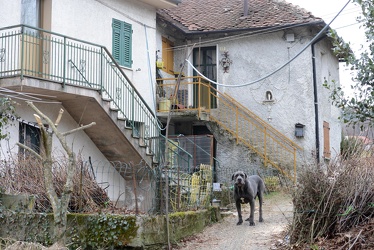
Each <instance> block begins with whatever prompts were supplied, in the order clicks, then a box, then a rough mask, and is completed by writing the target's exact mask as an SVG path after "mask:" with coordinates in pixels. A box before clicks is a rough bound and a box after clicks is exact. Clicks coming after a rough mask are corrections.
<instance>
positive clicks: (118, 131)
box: [0, 25, 160, 166]
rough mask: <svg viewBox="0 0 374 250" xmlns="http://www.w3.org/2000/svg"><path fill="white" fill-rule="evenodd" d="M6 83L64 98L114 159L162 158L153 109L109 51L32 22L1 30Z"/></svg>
mask: <svg viewBox="0 0 374 250" xmlns="http://www.w3.org/2000/svg"><path fill="white" fill-rule="evenodd" d="M0 86H1V87H4V88H7V89H11V90H15V91H17V92H27V93H29V94H38V95H39V96H44V98H46V99H48V98H53V100H54V101H60V102H61V103H62V105H63V107H64V108H65V109H66V110H67V111H68V112H69V114H70V115H71V116H72V117H73V118H74V119H75V121H76V122H77V123H78V124H88V123H90V122H93V121H94V122H96V125H95V126H92V127H91V128H89V129H87V130H85V132H86V134H87V135H88V136H89V137H90V138H91V140H92V141H93V142H94V143H95V144H96V146H97V147H98V148H99V149H100V150H101V152H102V153H103V154H104V155H105V156H106V158H107V159H108V160H109V161H122V162H130V161H131V162H133V163H134V164H138V163H140V162H142V161H144V162H145V163H146V164H147V165H149V166H153V165H154V164H158V163H159V160H160V129H159V124H158V120H157V118H156V116H155V114H154V112H153V111H152V109H151V108H150V107H149V106H148V105H147V104H146V102H145V101H144V100H143V99H142V97H141V95H140V94H139V93H138V92H137V90H136V89H135V88H134V86H133V85H132V83H131V81H130V80H129V79H128V78H127V76H126V75H125V74H124V72H123V71H122V69H121V68H120V66H119V65H118V64H117V62H116V60H114V58H113V57H112V56H111V54H110V53H109V52H108V50H107V49H106V48H105V47H103V46H99V45H96V44H92V43H89V42H83V41H80V40H77V39H74V38H70V37H67V36H63V35H60V34H56V33H52V32H49V31H45V30H42V29H37V28H34V27H30V26H26V25H17V26H12V27H7V28H2V29H0Z"/></svg>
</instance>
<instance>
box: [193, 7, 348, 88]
mask: <svg viewBox="0 0 374 250" xmlns="http://www.w3.org/2000/svg"><path fill="white" fill-rule="evenodd" d="M349 3H350V0H348V2H347V3H346V4H345V5H344V6H343V8H342V9H341V10H340V11H339V12H338V13H337V14H336V15H335V17H334V18H333V19H332V20H331V21H330V22H329V23H328V24H326V25H325V27H323V29H321V30H320V32H318V34H317V35H315V36H314V37H313V38H312V40H310V41H309V43H308V44H306V45H305V46H304V48H302V49H301V50H300V51H299V52H298V53H297V54H296V55H295V56H294V57H292V58H291V59H290V60H288V61H287V62H286V63H284V64H283V65H281V66H280V67H278V68H277V69H275V70H274V71H273V72H271V73H269V74H267V75H265V76H263V77H261V78H259V79H257V80H254V81H251V82H249V83H244V84H234V85H227V84H221V83H217V82H215V81H212V80H210V79H209V78H208V77H206V76H205V75H203V74H202V73H201V72H200V71H199V70H197V69H196V68H195V67H194V66H193V65H192V63H191V62H190V61H189V60H187V59H186V61H187V62H188V64H189V65H190V66H191V67H192V68H193V69H194V70H195V71H196V73H198V74H199V75H200V76H201V77H203V78H204V79H205V80H207V81H209V82H211V83H213V84H216V85H218V86H224V87H231V88H234V87H244V86H248V85H252V84H255V83H258V82H260V81H262V80H264V79H266V78H268V77H270V76H272V75H274V74H275V73H277V72H278V71H280V70H281V69H283V68H284V67H286V66H287V65H288V64H290V63H291V62H292V61H294V60H295V59H296V58H297V57H299V56H300V55H301V54H302V53H303V52H304V51H305V50H306V49H307V48H308V47H309V46H310V45H311V44H312V43H314V42H315V41H316V40H317V39H319V38H320V37H321V36H322V35H323V34H324V32H325V31H326V30H327V29H328V28H329V27H330V25H331V23H332V22H333V21H335V19H336V18H337V17H338V16H339V15H340V13H342V11H343V10H344V8H345V7H347V5H348V4H349Z"/></svg>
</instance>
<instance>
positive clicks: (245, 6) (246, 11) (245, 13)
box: [243, 0, 249, 16]
mask: <svg viewBox="0 0 374 250" xmlns="http://www.w3.org/2000/svg"><path fill="white" fill-rule="evenodd" d="M248 8H249V6H248V0H244V12H243V16H248Z"/></svg>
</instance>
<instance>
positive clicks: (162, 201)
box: [0, 157, 213, 214]
mask: <svg viewBox="0 0 374 250" xmlns="http://www.w3.org/2000/svg"><path fill="white" fill-rule="evenodd" d="M65 164H66V161H64V160H62V159H60V160H58V161H55V164H54V166H53V173H54V175H53V178H54V180H53V182H54V186H55V189H56V193H57V195H60V194H61V193H62V192H63V188H64V184H65V181H66V176H67V173H66V171H65V170H66V168H65V166H66V165H65ZM75 173H76V174H75V176H74V180H73V183H74V189H73V193H72V195H71V200H70V203H69V207H68V210H69V212H80V213H90V212H97V211H101V212H105V211H108V212H109V211H116V212H121V213H131V214H142V213H149V214H156V213H164V212H166V202H168V205H169V206H168V212H176V211H186V210H191V209H193V210H196V209H203V208H206V207H207V206H208V205H209V204H210V201H211V190H212V181H213V179H212V176H213V174H212V173H213V172H212V167H211V166H210V165H201V166H200V169H199V171H195V172H193V173H189V172H187V171H183V170H181V169H179V168H166V167H164V168H162V167H157V168H151V167H149V166H148V165H147V164H145V162H139V163H137V164H134V163H131V162H130V163H124V162H102V161H92V160H91V158H89V159H88V160H80V161H79V164H77V166H76V169H75ZM43 178H44V177H43V167H42V164H41V162H39V161H38V160H35V159H33V158H31V157H29V158H22V159H21V158H18V159H16V160H14V161H12V162H10V161H2V162H1V163H0V188H1V191H0V201H1V205H3V206H5V207H7V208H10V209H13V210H24V209H28V210H30V209H32V210H33V211H35V212H51V209H52V208H51V204H50V202H49V199H48V195H47V193H46V189H45V186H44V179H43ZM5 194H12V195H17V196H18V197H20V195H23V196H25V197H26V198H27V199H28V200H27V201H19V200H18V201H16V203H14V201H13V202H11V203H9V201H8V200H9V196H8V195H5ZM4 197H6V198H4ZM30 202H32V208H30V206H29V204H30Z"/></svg>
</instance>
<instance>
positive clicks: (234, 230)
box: [174, 193, 293, 250]
mask: <svg viewBox="0 0 374 250" xmlns="http://www.w3.org/2000/svg"><path fill="white" fill-rule="evenodd" d="M262 208H263V217H264V222H262V223H260V222H258V200H256V212H255V223H256V226H253V227H250V226H249V222H247V221H245V222H243V224H242V225H239V226H237V225H236V223H237V221H238V217H237V213H236V211H235V210H231V211H229V212H227V214H228V215H227V216H225V217H224V219H223V220H222V221H220V222H218V223H215V224H213V225H211V226H209V227H207V228H205V229H204V231H203V232H201V233H200V234H198V235H194V236H191V237H188V238H185V239H183V240H182V241H181V242H179V243H178V245H176V246H174V249H180V250H195V249H198V250H214V249H222V250H229V249H235V250H241V249H246V250H248V249H250V250H251V249H253V250H264V249H277V247H276V243H277V242H278V243H279V242H280V241H282V240H283V239H282V237H281V234H282V232H284V230H285V229H286V227H287V226H288V225H289V224H290V223H291V221H292V214H293V206H292V201H291V196H290V195H288V194H284V193H273V194H270V195H266V196H265V197H264V204H263V207H262ZM242 214H243V219H245V218H248V216H249V205H245V206H244V208H242Z"/></svg>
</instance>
